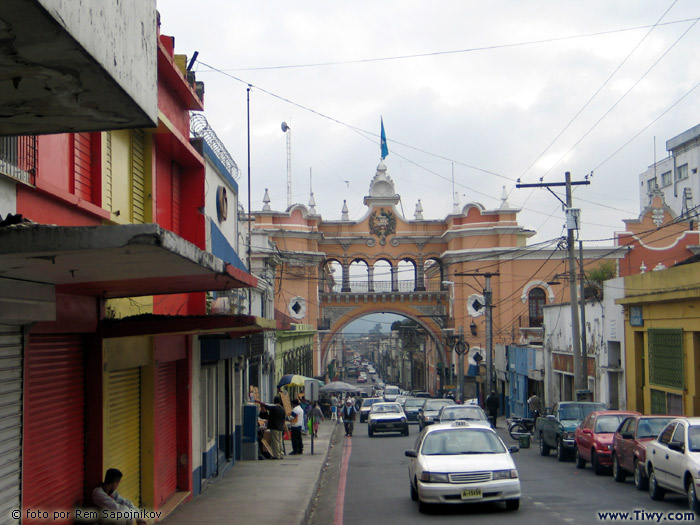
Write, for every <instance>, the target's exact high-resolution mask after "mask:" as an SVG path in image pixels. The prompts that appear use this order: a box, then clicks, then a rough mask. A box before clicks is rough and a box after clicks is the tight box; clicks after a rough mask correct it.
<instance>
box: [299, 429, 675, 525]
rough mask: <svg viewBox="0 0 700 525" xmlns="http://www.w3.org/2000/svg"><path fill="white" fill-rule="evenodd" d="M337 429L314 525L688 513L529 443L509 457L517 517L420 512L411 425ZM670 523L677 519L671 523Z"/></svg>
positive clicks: (477, 508)
mask: <svg viewBox="0 0 700 525" xmlns="http://www.w3.org/2000/svg"><path fill="white" fill-rule="evenodd" d="M338 430H339V431H337V432H336V433H335V436H334V443H335V446H334V447H333V449H332V451H331V454H330V456H329V460H328V467H327V470H326V472H325V473H324V478H323V479H322V481H321V485H320V488H319V493H318V497H317V501H316V505H315V509H314V513H313V516H312V523H313V524H315V525H321V524H328V523H335V524H336V525H339V524H340V523H345V524H356V523H437V522H439V523H462V522H463V521H464V520H465V519H469V520H470V521H472V522H473V521H475V522H483V523H487V522H493V520H494V519H497V520H498V521H499V522H504V523H516V522H517V523H521V524H532V525H535V524H537V525H540V524H542V523H572V524H578V523H581V524H584V523H601V522H604V521H605V520H602V519H599V518H598V513H599V512H605V511H613V512H615V511H622V512H629V513H630V517H629V519H627V520H620V521H635V516H636V521H656V518H653V519H652V518H650V517H649V516H645V517H643V516H642V515H641V514H640V513H637V514H636V515H635V514H634V512H635V511H639V512H641V511H644V512H663V513H670V512H673V513H676V512H681V513H685V512H687V511H688V508H687V504H686V499H685V497H683V496H680V495H672V494H667V495H666V497H665V499H664V500H663V501H652V500H651V499H650V498H649V495H648V493H647V492H646V491H638V490H636V489H635V488H634V484H633V481H632V478H631V476H630V477H628V479H627V480H626V481H625V482H624V483H616V482H615V481H614V480H613V479H612V476H610V475H606V476H596V475H595V474H594V473H593V471H592V469H591V468H590V466H587V467H586V469H584V470H578V469H576V467H575V465H574V463H573V461H567V462H564V463H560V462H558V461H557V460H556V458H555V457H554V454H551V455H550V456H549V457H541V456H540V454H539V450H538V447H537V443H536V442H535V443H533V444H532V446H531V448H529V449H521V450H520V451H519V452H517V453H516V454H514V455H513V458H514V459H515V462H516V464H517V466H518V472H519V475H520V481H521V490H522V498H521V505H520V509H519V510H518V511H514V512H511V511H507V510H506V509H505V505H503V504H502V503H493V504H491V503H489V504H472V505H460V506H446V507H441V508H433V509H431V510H430V512H429V513H428V514H421V513H419V512H418V506H417V504H416V503H415V502H413V501H411V499H410V496H409V482H408V474H407V462H408V458H406V457H405V456H404V451H405V450H408V449H410V448H412V446H413V444H414V442H415V439H416V438H417V436H418V426H417V425H412V426H411V434H410V435H409V436H408V437H405V436H400V435H399V434H382V435H377V436H375V437H372V438H370V437H368V435H367V425H366V424H365V423H358V422H356V423H355V432H354V434H353V437H352V438H349V439H348V438H345V437H344V435H343V432H342V428H339V429H338ZM498 433H499V435H500V436H501V438H502V439H503V441H504V442H505V444H506V446H510V445H514V444H517V443H516V442H515V441H513V440H512V439H511V438H510V436H509V435H508V433H507V431H506V430H505V429H503V428H499V429H498ZM348 452H349V453H350V459H349V462H348V464H347V479H346V484H345V490H344V498H343V512H342V522H339V521H338V519H337V518H338V517H339V516H336V515H335V514H334V512H335V510H336V506H337V503H338V501H339V499H340V498H339V492H338V486H339V482H340V481H341V477H342V476H341V474H342V459H343V456H344V455H347V453H348ZM674 517H675V516H674ZM334 518H335V519H334ZM671 519H672V518H669V521H670V520H671ZM661 520H662V521H664V518H663V517H662V518H661ZM609 521H613V520H609ZM675 521H683V520H682V519H678V518H676V520H675Z"/></svg>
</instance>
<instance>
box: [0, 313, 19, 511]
mask: <svg viewBox="0 0 700 525" xmlns="http://www.w3.org/2000/svg"><path fill="white" fill-rule="evenodd" d="M21 414H22V332H21V331H20V330H19V329H18V327H16V326H5V325H0V523H16V520H13V519H12V517H11V514H10V513H11V512H12V511H13V510H16V509H19V508H20V498H19V495H20V486H21V472H22V467H21V448H20V446H21V437H22V419H21Z"/></svg>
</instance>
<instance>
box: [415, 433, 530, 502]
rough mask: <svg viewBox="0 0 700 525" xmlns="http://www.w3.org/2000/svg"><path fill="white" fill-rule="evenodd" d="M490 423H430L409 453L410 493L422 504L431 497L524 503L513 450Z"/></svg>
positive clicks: (437, 499) (516, 448)
mask: <svg viewBox="0 0 700 525" xmlns="http://www.w3.org/2000/svg"><path fill="white" fill-rule="evenodd" d="M517 451H518V447H516V446H512V447H510V448H509V449H508V448H506V446H505V445H504V444H503V441H502V440H501V438H499V437H498V435H497V434H496V432H495V431H494V430H493V429H492V428H491V427H490V426H489V425H488V424H487V423H481V422H471V421H469V422H468V421H453V422H451V423H437V424H435V425H432V426H430V427H428V428H426V429H425V431H424V432H423V433H422V434H421V435H420V437H419V438H418V439H417V440H416V444H415V446H414V448H413V449H411V450H407V451H406V453H405V454H406V456H407V457H408V458H410V459H409V463H408V478H409V484H410V489H411V499H412V500H414V501H418V510H419V511H421V512H425V511H426V507H427V505H429V504H431V503H448V504H464V503H481V502H486V501H504V502H505V504H506V508H507V509H508V510H517V509H518V507H519V506H520V479H519V477H518V470H517V468H516V466H515V462H514V461H513V458H512V457H511V453H514V452H517Z"/></svg>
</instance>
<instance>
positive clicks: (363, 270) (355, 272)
mask: <svg viewBox="0 0 700 525" xmlns="http://www.w3.org/2000/svg"><path fill="white" fill-rule="evenodd" d="M369 289H370V279H369V264H367V261H365V260H363V259H355V260H354V261H352V263H350V291H352V292H368V291H370V290H369Z"/></svg>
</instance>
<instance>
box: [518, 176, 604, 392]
mask: <svg viewBox="0 0 700 525" xmlns="http://www.w3.org/2000/svg"><path fill="white" fill-rule="evenodd" d="M588 184H590V181H589V180H588V177H586V180H582V181H577V182H571V173H569V172H568V171H567V172H566V173H565V182H542V183H539V184H520V182H518V184H516V185H515V187H516V188H546V189H547V190H548V191H549V192H550V193H551V194H552V195H554V196H555V197H556V198H557V200H558V201H559V202H561V203H562V204H563V206H564V211H565V212H566V230H567V235H566V238H567V245H568V254H569V257H568V259H569V295H570V297H571V299H570V304H571V332H572V333H571V338H572V346H573V361H574V389H575V390H576V391H583V390H587V389H588V369H587V363H586V355H585V354H584V353H583V352H585V348H584V349H583V350H582V349H581V336H580V333H581V332H580V327H579V311H578V297H577V295H576V246H575V244H574V230H577V229H578V219H579V211H580V210H578V209H574V208H573V203H572V200H573V199H572V196H571V187H572V186H580V185H588ZM556 186H566V202H564V201H562V200H561V199H560V198H559V195H557V194H556V193H554V192H553V191H552V189H551V188H552V187H556ZM582 299H583V298H582Z"/></svg>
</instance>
